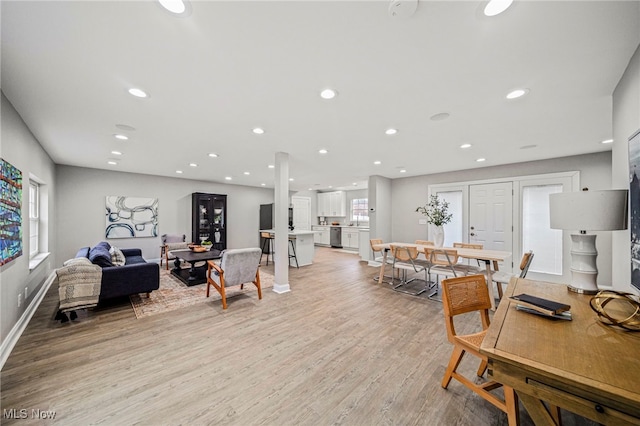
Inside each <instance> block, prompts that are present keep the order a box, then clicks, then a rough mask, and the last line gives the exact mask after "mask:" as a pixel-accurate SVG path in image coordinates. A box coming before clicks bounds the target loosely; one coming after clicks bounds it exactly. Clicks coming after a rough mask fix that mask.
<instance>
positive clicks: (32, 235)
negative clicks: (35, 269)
mask: <svg viewBox="0 0 640 426" xmlns="http://www.w3.org/2000/svg"><path fill="white" fill-rule="evenodd" d="M39 230H40V185H38V184H37V183H36V182H33V181H31V182H29V258H31V257H33V256H35V255H36V254H38V252H39V251H40V247H39V245H38V241H39Z"/></svg>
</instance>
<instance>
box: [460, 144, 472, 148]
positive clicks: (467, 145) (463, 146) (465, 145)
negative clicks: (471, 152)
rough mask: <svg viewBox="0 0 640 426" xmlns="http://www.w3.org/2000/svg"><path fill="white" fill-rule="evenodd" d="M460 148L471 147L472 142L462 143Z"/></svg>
mask: <svg viewBox="0 0 640 426" xmlns="http://www.w3.org/2000/svg"><path fill="white" fill-rule="evenodd" d="M460 148H462V149H467V148H471V144H470V143H463V144H462V145H460Z"/></svg>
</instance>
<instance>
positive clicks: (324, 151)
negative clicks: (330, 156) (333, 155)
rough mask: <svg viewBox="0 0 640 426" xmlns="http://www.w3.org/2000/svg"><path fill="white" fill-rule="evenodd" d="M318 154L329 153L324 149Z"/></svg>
mask: <svg viewBox="0 0 640 426" xmlns="http://www.w3.org/2000/svg"><path fill="white" fill-rule="evenodd" d="M318 152H319V153H320V154H326V153H327V152H329V151H327V150H326V149H324V148H323V149H321V150H319V151H318Z"/></svg>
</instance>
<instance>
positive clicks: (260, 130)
mask: <svg viewBox="0 0 640 426" xmlns="http://www.w3.org/2000/svg"><path fill="white" fill-rule="evenodd" d="M252 131H253V133H255V134H256V135H262V134H263V133H264V129H262V128H260V127H256V128H255V129H253V130H252Z"/></svg>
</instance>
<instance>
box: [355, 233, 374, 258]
mask: <svg viewBox="0 0 640 426" xmlns="http://www.w3.org/2000/svg"><path fill="white" fill-rule="evenodd" d="M358 242H359V243H360V244H359V246H360V248H359V250H358V253H359V254H360V260H364V261H365V262H368V261H369V260H371V244H370V243H369V229H368V228H367V229H360V233H359V234H358Z"/></svg>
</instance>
